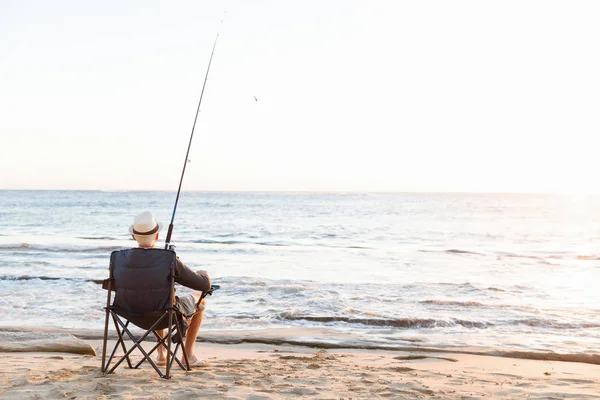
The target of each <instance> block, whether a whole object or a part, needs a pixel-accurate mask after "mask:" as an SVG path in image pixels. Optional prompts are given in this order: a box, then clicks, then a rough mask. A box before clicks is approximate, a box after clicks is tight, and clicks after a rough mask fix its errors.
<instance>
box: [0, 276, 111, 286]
mask: <svg viewBox="0 0 600 400" xmlns="http://www.w3.org/2000/svg"><path fill="white" fill-rule="evenodd" d="M36 279H37V280H40V281H72V282H93V283H97V284H102V281H103V280H102V279H83V278H70V277H59V276H44V275H42V276H31V275H4V276H0V281H32V280H36Z"/></svg>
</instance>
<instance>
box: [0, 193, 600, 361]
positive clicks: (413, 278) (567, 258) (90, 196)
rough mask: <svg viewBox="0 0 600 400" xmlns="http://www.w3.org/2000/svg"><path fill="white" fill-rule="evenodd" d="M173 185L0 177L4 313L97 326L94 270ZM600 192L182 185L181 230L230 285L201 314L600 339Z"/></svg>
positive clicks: (239, 326)
mask: <svg viewBox="0 0 600 400" xmlns="http://www.w3.org/2000/svg"><path fill="white" fill-rule="evenodd" d="M174 199H175V193H171V192H102V191H0V228H1V229H0V329H1V327H2V326H5V327H6V326H15V325H24V326H57V327H63V328H78V329H81V328H85V329H97V330H100V329H101V328H102V327H103V320H104V313H103V309H102V307H103V306H104V303H105V299H106V292H105V291H103V290H101V288H100V286H99V285H98V284H97V281H99V280H102V279H104V278H106V277H107V274H108V260H109V256H110V253H111V251H113V250H117V249H122V248H127V247H132V246H133V245H134V242H133V241H132V240H131V239H130V238H129V233H128V226H129V225H130V224H131V222H132V220H133V217H134V215H136V214H137V213H139V212H141V211H144V210H151V211H153V212H154V214H155V215H156V217H157V219H159V220H160V221H162V222H163V224H164V225H165V227H166V226H167V225H168V223H169V220H170V217H171V212H172V207H173V202H174ZM598 200H600V199H599V198H597V197H574V196H559V195H509V194H504V195H501V194H308V193H215V192H209V193H203V192H193V193H192V192H184V193H183V194H182V197H181V199H180V203H179V207H178V212H177V216H176V220H175V230H174V234H173V238H172V243H173V244H175V245H176V246H177V252H178V255H179V257H180V258H181V259H182V260H183V261H184V262H185V263H187V264H188V265H190V267H192V268H193V269H204V270H207V271H209V273H210V274H211V276H212V278H213V281H214V282H215V283H218V284H220V285H221V286H222V289H221V290H219V291H218V292H216V293H215V295H214V296H212V297H211V298H209V306H208V308H207V312H206V318H205V323H204V325H203V330H208V331H215V332H218V331H231V330H234V331H236V330H239V331H244V330H249V329H266V328H322V330H323V331H325V332H331V335H328V334H326V335H322V336H320V337H316V338H315V337H312V338H307V340H310V341H313V342H314V341H322V342H328V341H330V342H336V341H337V342H339V341H340V340H342V342H343V340H348V338H350V339H351V340H352V341H354V342H358V343H362V344H365V345H369V346H374V347H377V346H381V347H385V348H390V347H397V348H406V347H407V346H408V347H411V346H412V347H438V348H447V349H450V350H451V349H459V348H464V347H470V348H481V349H504V350H518V351H528V352H534V353H535V352H538V353H540V354H543V353H545V352H559V353H566V354H581V353H583V354H600V290H599V289H598V285H599V284H600V202H599V201H598ZM163 234H166V229H164V231H163ZM181 291H185V290H180V292H181ZM338 334H343V335H342V336H340V335H338ZM340 337H343V338H345V339H340ZM297 340H300V341H301V340H302V338H300V339H297ZM342 344H343V343H342Z"/></svg>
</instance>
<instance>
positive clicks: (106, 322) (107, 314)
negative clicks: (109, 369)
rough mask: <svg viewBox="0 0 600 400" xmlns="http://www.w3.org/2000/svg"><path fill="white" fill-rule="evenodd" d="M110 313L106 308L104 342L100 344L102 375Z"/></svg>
mask: <svg viewBox="0 0 600 400" xmlns="http://www.w3.org/2000/svg"><path fill="white" fill-rule="evenodd" d="M109 314H110V311H109V310H108V307H107V308H106V316H105V318H104V340H103V343H102V367H101V370H100V371H102V373H104V371H105V368H104V367H105V366H106V345H107V344H108V317H109Z"/></svg>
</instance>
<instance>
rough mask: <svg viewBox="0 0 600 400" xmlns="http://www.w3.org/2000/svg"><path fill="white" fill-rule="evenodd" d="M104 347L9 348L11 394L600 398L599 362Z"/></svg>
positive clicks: (6, 373)
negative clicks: (190, 354)
mask: <svg viewBox="0 0 600 400" xmlns="http://www.w3.org/2000/svg"><path fill="white" fill-rule="evenodd" d="M84 341H85V342H86V343H87V344H88V345H90V346H92V347H94V348H96V349H100V351H98V352H97V353H98V354H97V355H96V356H90V355H74V354H67V353H59V352H48V353H40V352H26V353H0V355H1V356H2V359H3V362H2V363H0V397H2V398H3V399H23V398H31V399H41V398H44V399H46V398H48V399H55V398H69V399H79V398H94V399H96V398H100V399H102V398H120V399H132V398H135V399H171V398H172V399H196V398H213V399H214V398H219V399H221V398H222V399H253V400H263V399H280V398H318V399H350V398H352V399H363V398H364V399H367V398H369V399H371V398H381V397H385V398H395V399H397V398H398V399H415V398H429V399H481V398H494V399H496V398H501V399H514V398H524V397H528V398H537V399H548V398H571V399H583V398H586V399H600V395H598V393H599V392H600V382H599V378H598V377H599V376H600V366H598V365H591V364H583V363H572V362H556V361H541V360H523V359H514V358H507V357H495V356H480V355H470V354H456V353H442V352H440V353H428V352H425V351H416V352H403V351H383V350H365V349H362V350H361V349H335V350H323V349H314V348H308V347H299V346H289V345H283V346H274V345H268V344H258V343H243V344H218V343H197V345H196V354H197V355H198V356H199V357H201V358H203V359H205V360H207V361H209V363H210V367H208V368H199V369H193V370H191V371H189V372H186V371H182V370H180V369H178V368H174V369H173V373H172V378H171V379H170V380H165V379H161V378H159V377H158V375H157V374H156V373H155V372H154V370H153V369H152V368H151V367H150V366H149V365H148V364H147V363H145V364H143V365H142V367H140V368H139V369H137V370H132V369H128V368H125V367H124V366H120V367H119V368H118V369H117V370H116V371H115V373H113V374H110V375H107V376H103V375H102V374H101V373H100V364H101V346H102V341H101V340H98V339H84Z"/></svg>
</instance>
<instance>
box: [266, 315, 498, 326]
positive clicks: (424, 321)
mask: <svg viewBox="0 0 600 400" xmlns="http://www.w3.org/2000/svg"><path fill="white" fill-rule="evenodd" d="M277 319H280V320H285V321H310V322H322V323H330V322H345V323H348V324H360V325H367V326H381V327H395V328H440V327H452V326H457V325H460V326H463V327H466V328H487V327H489V326H493V324H491V323H488V322H478V321H467V320H462V319H451V320H437V319H432V318H400V319H382V318H350V317H341V316H308V315H305V316H300V315H293V314H290V313H287V312H284V313H281V314H279V315H278V316H277Z"/></svg>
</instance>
